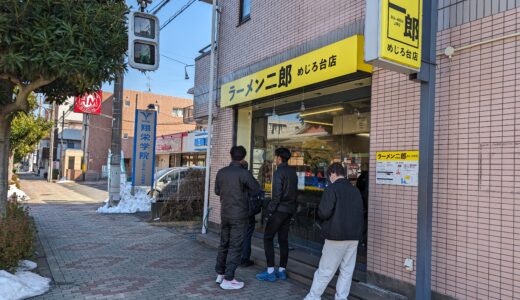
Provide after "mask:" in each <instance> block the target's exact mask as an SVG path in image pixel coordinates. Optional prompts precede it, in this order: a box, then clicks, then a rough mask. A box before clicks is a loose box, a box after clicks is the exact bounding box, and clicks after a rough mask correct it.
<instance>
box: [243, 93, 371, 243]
mask: <svg viewBox="0 0 520 300" xmlns="http://www.w3.org/2000/svg"><path fill="white" fill-rule="evenodd" d="M338 98H341V97H337V98H336V99H338ZM336 99H334V98H332V99H331V98H316V100H308V101H305V103H304V105H302V103H299V102H294V103H290V102H286V101H285V100H282V101H273V102H272V104H270V103H267V104H264V105H259V106H260V108H259V109H253V119H252V124H251V127H252V131H253V132H252V137H253V140H252V155H251V161H250V166H251V169H252V172H253V175H254V176H255V177H256V179H257V180H258V182H259V183H260V184H261V186H262V188H263V190H264V191H265V192H266V194H267V196H270V195H269V194H270V192H271V183H272V177H273V173H274V171H275V170H276V164H275V157H274V151H275V149H276V148H279V147H286V148H288V149H289V150H290V151H291V153H292V157H291V159H290V160H289V165H290V166H292V167H293V168H294V169H295V170H296V172H297V174H298V210H297V213H296V214H295V216H294V219H295V222H294V224H293V225H292V227H291V232H292V233H293V234H292V241H293V242H294V243H295V244H298V245H303V246H304V247H305V248H309V249H317V250H319V249H320V247H321V243H322V242H323V240H322V239H321V237H320V232H319V230H318V229H317V228H316V227H315V225H314V224H315V223H316V221H317V220H318V217H317V209H318V206H319V203H320V200H321V196H322V193H323V190H324V189H325V187H326V186H327V185H328V178H327V175H326V171H327V168H328V166H329V165H330V164H331V163H333V162H339V163H341V164H342V165H343V166H344V167H345V170H346V172H347V177H348V179H349V181H350V182H351V184H353V185H356V184H357V181H358V179H359V178H362V177H361V176H366V175H367V170H368V169H369V168H368V163H369V153H370V138H369V136H370V132H369V131H370V100H369V99H367V98H364V99H359V100H353V101H346V102H345V101H341V100H339V99H338V100H336ZM326 100H328V101H326ZM259 221H260V222H259V228H258V230H262V229H261V227H262V224H261V223H262V220H259Z"/></svg>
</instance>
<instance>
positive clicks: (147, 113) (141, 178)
mask: <svg viewBox="0 0 520 300" xmlns="http://www.w3.org/2000/svg"><path fill="white" fill-rule="evenodd" d="M156 128H157V111H155V110H141V109H138V110H136V111H135V127H134V155H133V161H132V174H133V176H132V185H133V186H151V185H152V184H153V180H154V178H153V177H154V169H155V136H156Z"/></svg>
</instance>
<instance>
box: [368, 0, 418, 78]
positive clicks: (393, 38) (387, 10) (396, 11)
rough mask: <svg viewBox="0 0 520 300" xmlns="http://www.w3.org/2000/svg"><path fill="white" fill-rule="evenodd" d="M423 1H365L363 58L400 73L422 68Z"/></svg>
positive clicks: (416, 70)
mask: <svg viewBox="0 0 520 300" xmlns="http://www.w3.org/2000/svg"><path fill="white" fill-rule="evenodd" d="M421 44H422V0H367V1H366V17H365V61H366V62H368V63H370V64H372V65H374V66H378V67H381V68H385V69H389V70H393V71H396V72H400V73H405V74H410V73H417V72H419V69H420V68H421Z"/></svg>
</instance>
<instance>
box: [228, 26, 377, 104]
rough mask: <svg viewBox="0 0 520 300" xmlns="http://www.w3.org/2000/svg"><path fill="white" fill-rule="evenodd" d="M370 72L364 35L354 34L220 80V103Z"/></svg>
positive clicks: (257, 97) (240, 100)
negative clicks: (279, 61) (225, 81)
mask: <svg viewBox="0 0 520 300" xmlns="http://www.w3.org/2000/svg"><path fill="white" fill-rule="evenodd" d="M357 71H365V72H369V73H371V72H372V66H370V65H367V64H365V63H364V62H363V36H361V35H354V36H351V37H349V38H347V39H344V40H341V41H339V42H336V43H333V44H330V45H328V46H325V47H322V48H320V49H317V50H314V51H312V52H309V53H307V54H304V55H301V56H298V57H296V58H293V59H290V60H287V61H285V62H283V63H280V64H277V65H275V66H272V67H269V68H267V69H264V70H262V71H259V72H256V73H253V74H251V75H248V76H245V77H242V78H240V79H237V80H235V81H231V82H228V83H226V84H223V85H222V87H221V91H220V99H221V106H222V107H227V106H232V105H235V104H240V103H244V102H248V101H252V100H255V99H260V98H263V97H267V96H272V95H275V94H279V93H282V92H287V91H290V90H293V89H296V88H301V87H304V86H307V85H311V84H314V83H319V82H322V81H326V80H329V79H333V78H337V77H341V76H344V75H348V74H352V73H355V72H357Z"/></svg>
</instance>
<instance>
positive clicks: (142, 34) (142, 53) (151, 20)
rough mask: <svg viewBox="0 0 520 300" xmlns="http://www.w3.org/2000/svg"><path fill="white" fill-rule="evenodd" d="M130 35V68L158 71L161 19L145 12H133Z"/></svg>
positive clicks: (131, 14) (129, 29)
mask: <svg viewBox="0 0 520 300" xmlns="http://www.w3.org/2000/svg"><path fill="white" fill-rule="evenodd" d="M128 35H129V36H128V43H129V44H128V50H129V52H130V53H129V58H128V63H129V64H130V66H131V67H132V68H134V69H138V70H141V71H155V70H157V68H159V19H158V18H157V17H156V16H154V15H151V14H147V13H144V12H138V11H134V12H131V13H130V22H129V28H128Z"/></svg>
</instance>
